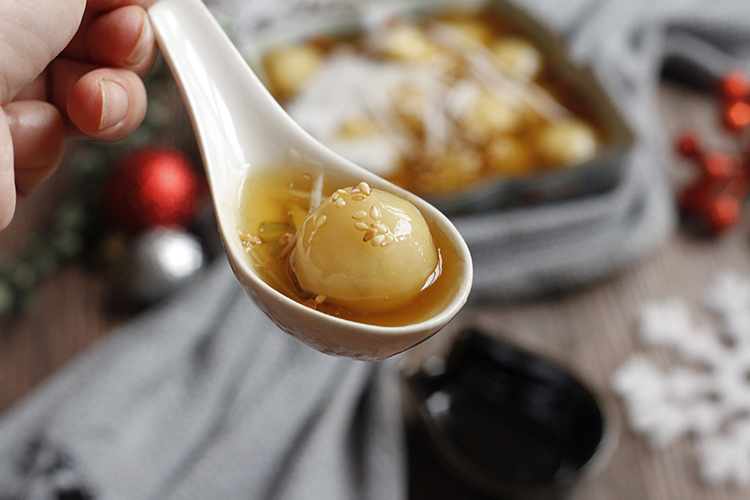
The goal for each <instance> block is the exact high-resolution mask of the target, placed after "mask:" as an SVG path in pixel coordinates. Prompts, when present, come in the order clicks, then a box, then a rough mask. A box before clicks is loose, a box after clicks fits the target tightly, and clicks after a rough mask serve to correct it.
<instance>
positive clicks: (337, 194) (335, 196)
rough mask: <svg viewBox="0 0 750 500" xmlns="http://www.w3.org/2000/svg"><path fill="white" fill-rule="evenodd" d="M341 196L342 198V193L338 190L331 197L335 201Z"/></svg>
mask: <svg viewBox="0 0 750 500" xmlns="http://www.w3.org/2000/svg"><path fill="white" fill-rule="evenodd" d="M339 198H341V194H340V193H339V192H338V191H336V192H335V193H333V194H332V195H331V199H332V200H333V201H336V200H338V199H339Z"/></svg>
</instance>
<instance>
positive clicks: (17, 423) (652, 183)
mask: <svg viewBox="0 0 750 500" xmlns="http://www.w3.org/2000/svg"><path fill="white" fill-rule="evenodd" d="M263 1H267V2H268V1H271V0H263ZM289 3H290V4H299V5H301V6H302V7H304V6H305V5H306V4H309V3H310V2H309V1H308V2H305V1H299V2H291V1H290V2H289ZM258 5H260V0H246V1H243V2H241V1H239V0H234V1H232V0H226V1H224V2H221V3H220V4H219V2H214V3H213V4H212V7H213V8H216V9H219V10H224V11H225V13H229V14H231V15H233V16H234V17H235V18H236V19H238V20H239V21H243V20H244V21H248V19H249V16H254V15H255V16H257V15H261V14H263V12H265V11H264V10H263V9H262V8H258V7H257V6H258ZM523 5H525V6H526V7H528V9H529V10H530V11H532V12H534V13H535V14H536V15H538V16H539V18H540V19H542V20H543V21H545V22H546V23H548V24H549V25H550V26H551V27H552V28H553V29H555V30H557V31H558V32H559V33H560V34H561V35H563V36H564V37H565V38H566V39H567V40H568V42H569V45H570V50H571V53H572V55H573V57H574V58H575V59H576V60H577V61H580V62H586V63H588V64H590V65H591V66H592V67H593V68H594V70H595V72H596V73H597V74H598V76H599V77H600V79H601V80H602V82H603V84H604V86H605V88H606V89H607V90H608V91H609V92H610V93H611V95H612V96H613V100H614V102H615V103H617V105H618V106H619V108H620V110H621V111H622V113H623V115H624V116H625V117H626V119H627V121H628V122H629V124H630V125H631V126H632V128H633V129H634V130H635V131H636V133H637V135H638V139H639V141H638V146H637V148H636V150H635V152H634V155H633V157H632V161H631V163H630V164H629V165H628V169H627V173H626V177H625V179H624V180H623V182H622V183H621V185H620V186H618V188H617V189H616V190H614V191H613V192H611V193H607V194H604V195H599V196H596V197H592V198H588V199H583V200H576V201H570V202H566V203H561V204H557V205H555V206H552V207H549V206H547V207H545V206H543V207H538V208H534V209H526V210H519V211H517V212H511V213H496V214H490V215H485V216H481V217H478V216H477V217H468V218H464V219H459V220H456V222H457V224H458V226H459V228H460V230H461V231H462V232H463V234H464V235H465V237H466V238H467V240H468V241H469V243H470V246H471V248H472V250H473V252H474V258H475V261H476V263H477V269H476V290H477V295H478V296H484V297H491V298H503V299H505V298H517V297H524V296H530V295H534V294H538V293H541V292H545V291H549V290H552V289H556V288H565V287H569V286H571V285H578V284H582V283H585V282H588V281H589V280H591V279H594V278H598V277H601V276H604V275H606V274H609V273H612V272H614V271H615V270H617V269H619V268H621V267H622V266H624V265H626V264H628V263H631V262H634V261H635V260H636V259H637V258H638V257H640V256H642V255H643V254H644V253H645V252H647V251H649V250H652V249H655V248H657V247H658V245H659V244H660V243H661V242H662V241H663V240H664V239H665V238H666V237H667V236H668V235H669V234H670V231H671V229H672V228H673V225H674V214H673V210H672V208H671V203H672V201H671V196H670V189H669V186H668V185H667V182H666V180H665V175H664V173H663V170H662V167H663V165H664V163H665V159H664V154H665V152H666V151H667V147H668V145H667V143H666V141H665V140H664V138H663V137H662V136H661V134H660V127H659V121H658V119H657V114H656V106H655V98H656V91H657V84H658V78H659V69H660V66H661V62H662V61H663V60H664V58H665V55H666V53H667V51H670V53H671V52H675V53H677V55H680V56H681V58H682V59H680V58H675V59H680V60H681V64H683V67H688V66H690V65H692V64H698V65H699V66H700V67H701V68H702V69H703V71H704V73H705V74H708V75H709V76H711V75H713V76H715V75H716V74H719V73H721V72H722V71H724V70H725V69H726V68H727V65H728V64H734V63H735V62H737V61H744V64H745V67H746V68H748V64H747V63H748V61H749V60H750V2H748V1H747V0H731V1H730V0H725V1H721V0H703V1H692V2H691V1H687V0H683V1H671V2H670V1H661V2H658V1H654V0H622V1H614V0H613V1H592V0H554V1H553V0H527V1H526V2H523ZM277 11H278V9H277ZM674 40H679V43H675V42H674ZM685 47H694V48H695V50H689V51H688V53H685V50H684V48H685ZM717 49H719V50H720V51H721V52H720V53H721V54H722V55H721V57H716V55H715V54H716V50H717ZM701 54H704V55H705V54H708V56H707V58H703V59H701V57H700V56H701ZM696 58H697V60H694V59H696ZM694 69H695V68H693V69H692V70H691V71H692V73H690V74H693V75H695V74H697V73H696V72H695V71H694ZM705 74H704V75H703V76H705ZM402 431H403V429H402V421H401V408H400V404H399V386H398V376H397V372H396V367H395V363H393V362H383V363H364V362H356V361H351V360H347V359H339V358H334V357H329V356H326V355H323V354H320V353H318V352H315V351H313V350H311V349H309V348H308V347H305V346H303V345H301V344H299V343H297V342H296V341H295V340H293V339H291V338H289V337H287V336H286V335H284V334H283V333H281V332H280V331H279V330H278V329H277V328H275V327H274V326H273V325H272V324H271V323H270V322H269V321H268V320H267V319H266V318H265V317H264V316H263V315H262V314H261V313H260V312H259V311H258V309H256V308H255V307H254V306H253V305H252V303H251V302H250V300H249V299H248V298H247V297H245V295H244V294H243V292H242V291H241V290H240V288H239V286H238V285H237V283H236V281H235V280H234V278H233V276H232V274H231V272H230V271H229V268H228V266H227V265H226V264H225V262H223V260H221V261H220V262H218V263H215V264H214V265H212V266H211V267H210V268H209V269H207V270H206V271H205V272H204V273H203V276H201V278H200V279H199V280H197V282H196V283H195V284H194V285H193V286H192V287H190V289H189V290H186V291H184V292H183V293H181V294H179V295H177V296H174V297H172V298H171V299H170V301H169V302H168V303H166V304H163V305H161V306H159V307H157V308H155V309H152V310H150V311H149V312H147V313H145V314H144V315H142V316H140V317H138V318H136V319H135V320H133V321H132V322H131V323H129V324H128V325H126V326H124V327H122V328H118V329H117V330H116V331H114V332H112V333H111V334H110V335H109V336H108V337H107V338H106V339H105V340H103V341H102V342H100V343H99V344H98V346H96V347H95V348H93V349H92V350H90V351H89V352H87V353H86V354H84V355H83V356H81V357H80V358H79V359H78V360H76V361H75V362H74V363H72V364H71V365H70V366H69V367H67V368H66V369H65V370H63V372H62V373H60V374H59V375H57V376H56V377H54V378H53V379H52V380H50V381H49V382H47V383H45V384H44V385H43V386H42V387H41V388H39V389H38V390H36V391H35V392H34V393H33V394H32V395H31V396H30V397H28V398H27V399H26V400H25V401H23V402H21V403H20V404H18V405H17V406H16V407H15V408H14V409H12V410H11V411H9V412H8V413H6V414H5V415H4V418H3V419H2V420H0V498H2V499H22V498H23V499H26V498H29V499H40V500H44V499H56V498H70V499H72V498H92V499H102V500H145V499H153V500H156V499H159V500H164V499H191V498H195V499H207V498H220V499H240V498H242V499H253V500H255V499H257V500H261V499H262V500H272V499H278V500H297V499H299V500H302V499H306V500H307V499H309V500H317V499H325V500H345V499H351V500H377V499H383V500H399V499H404V498H406V495H407V493H406V461H405V450H404V443H403V436H402Z"/></svg>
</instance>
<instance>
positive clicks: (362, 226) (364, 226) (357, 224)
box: [354, 222, 370, 231]
mask: <svg viewBox="0 0 750 500" xmlns="http://www.w3.org/2000/svg"><path fill="white" fill-rule="evenodd" d="M354 229H356V230H357V231H367V230H368V229H370V228H369V227H367V224H365V223H364V222H355V223H354Z"/></svg>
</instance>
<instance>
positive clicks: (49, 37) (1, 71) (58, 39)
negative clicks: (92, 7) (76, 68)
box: [0, 0, 86, 128]
mask: <svg viewBox="0 0 750 500" xmlns="http://www.w3.org/2000/svg"><path fill="white" fill-rule="evenodd" d="M85 7H86V0H3V1H2V2H0V105H2V106H4V105H6V104H8V103H9V102H10V101H11V100H13V97H15V95H16V94H18V92H20V91H21V89H22V88H24V87H25V86H26V85H27V84H29V83H30V82H31V81H32V80H34V78H36V77H37V76H38V75H39V74H40V73H41V72H42V71H43V70H44V68H45V67H46V66H47V65H48V64H49V63H50V61H52V60H53V59H54V58H55V57H57V55H58V54H59V53H60V52H61V51H62V50H63V49H64V48H65V47H66V46H67V45H68V43H69V42H70V40H71V39H72V38H73V36H74V35H75V33H76V31H77V30H78V26H79V25H80V23H81V18H82V17H83V11H84V9H85ZM3 121H5V118H4V117H3ZM2 126H4V127H5V128H7V125H2Z"/></svg>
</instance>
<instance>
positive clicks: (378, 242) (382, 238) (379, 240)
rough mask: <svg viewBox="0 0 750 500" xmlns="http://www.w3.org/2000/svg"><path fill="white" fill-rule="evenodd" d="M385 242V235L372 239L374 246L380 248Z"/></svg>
mask: <svg viewBox="0 0 750 500" xmlns="http://www.w3.org/2000/svg"><path fill="white" fill-rule="evenodd" d="M384 241H385V235H382V234H379V235H377V236H375V237H374V238H373V239H372V246H374V247H379V246H380V245H381V244H382V243H383V242H384Z"/></svg>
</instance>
